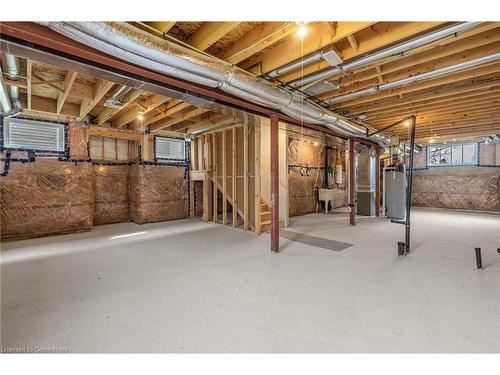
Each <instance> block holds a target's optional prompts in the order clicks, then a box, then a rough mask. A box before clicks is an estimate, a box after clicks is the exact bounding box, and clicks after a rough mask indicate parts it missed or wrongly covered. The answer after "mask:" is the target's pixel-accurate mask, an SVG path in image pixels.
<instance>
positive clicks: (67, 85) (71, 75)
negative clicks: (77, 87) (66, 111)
mask: <svg viewBox="0 0 500 375" xmlns="http://www.w3.org/2000/svg"><path fill="white" fill-rule="evenodd" d="M77 76H78V73H75V72H70V71H68V72H66V77H65V79H64V91H63V92H62V93H61V94H59V96H58V97H57V108H56V113H57V114H59V113H61V110H62V107H63V105H64V102H65V101H66V98H67V97H68V95H69V93H70V91H71V88H72V87H73V83H74V82H75V79H76V77H77ZM30 100H31V99H30Z"/></svg>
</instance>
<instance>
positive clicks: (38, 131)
mask: <svg viewBox="0 0 500 375" xmlns="http://www.w3.org/2000/svg"><path fill="white" fill-rule="evenodd" d="M3 147H4V148H7V149H17V150H35V151H49V152H64V151H65V125H64V124H56V123H53V122H44V121H35V120H28V119H21V118H6V119H4V120H3Z"/></svg>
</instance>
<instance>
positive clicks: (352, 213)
mask: <svg viewBox="0 0 500 375" xmlns="http://www.w3.org/2000/svg"><path fill="white" fill-rule="evenodd" d="M355 144H356V143H355V142H354V138H349V209H350V210H349V223H350V224H351V225H356V193H355V189H356V187H355V184H356V182H355V181H356V171H355V168H354V165H355V163H354V158H355V155H356V154H355V152H354V146H355Z"/></svg>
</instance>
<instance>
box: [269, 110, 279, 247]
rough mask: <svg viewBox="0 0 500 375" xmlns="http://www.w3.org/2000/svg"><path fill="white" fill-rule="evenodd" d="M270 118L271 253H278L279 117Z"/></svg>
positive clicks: (273, 115)
mask: <svg viewBox="0 0 500 375" xmlns="http://www.w3.org/2000/svg"><path fill="white" fill-rule="evenodd" d="M270 118H271V251H274V252H276V253H277V252H279V250H280V244H279V235H280V233H279V231H280V217H279V212H280V210H279V203H280V197H279V117H278V115H276V114H272V115H271V116H270Z"/></svg>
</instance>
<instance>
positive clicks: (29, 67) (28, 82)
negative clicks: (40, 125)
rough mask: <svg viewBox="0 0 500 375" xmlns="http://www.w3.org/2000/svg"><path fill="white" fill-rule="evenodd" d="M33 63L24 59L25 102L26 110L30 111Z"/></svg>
mask: <svg viewBox="0 0 500 375" xmlns="http://www.w3.org/2000/svg"><path fill="white" fill-rule="evenodd" d="M32 75H33V61H32V60H30V59H26V98H27V99H26V102H27V107H28V109H31V94H32Z"/></svg>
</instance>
